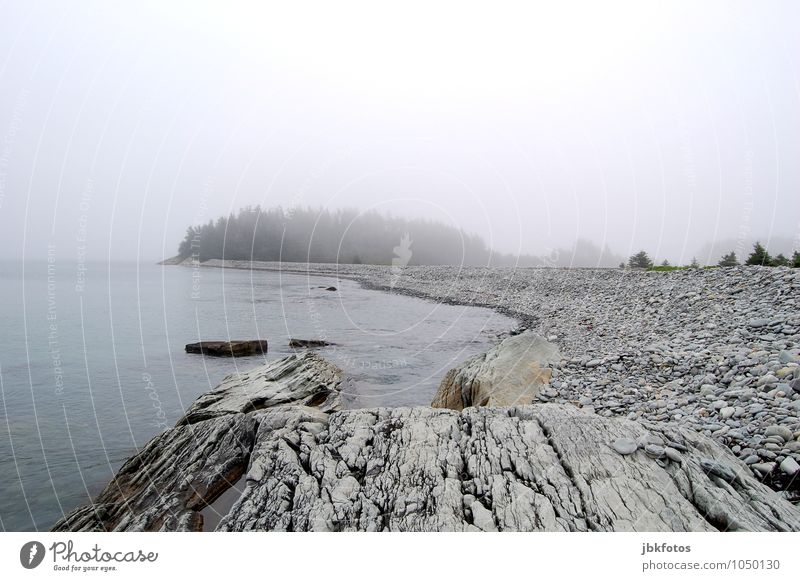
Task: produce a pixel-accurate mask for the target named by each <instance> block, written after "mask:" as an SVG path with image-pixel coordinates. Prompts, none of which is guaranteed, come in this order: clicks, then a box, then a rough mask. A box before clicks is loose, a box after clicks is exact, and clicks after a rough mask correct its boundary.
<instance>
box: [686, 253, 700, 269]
mask: <svg viewBox="0 0 800 581" xmlns="http://www.w3.org/2000/svg"><path fill="white" fill-rule="evenodd" d="M689 268H700V264H698V262H697V259H696V258H695V257H694V256H692V263H691V264H690V265H689Z"/></svg>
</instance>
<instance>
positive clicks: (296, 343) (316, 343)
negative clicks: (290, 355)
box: [289, 339, 333, 349]
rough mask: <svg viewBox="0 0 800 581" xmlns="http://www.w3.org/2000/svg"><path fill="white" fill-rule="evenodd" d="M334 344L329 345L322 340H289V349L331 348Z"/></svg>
mask: <svg viewBox="0 0 800 581" xmlns="http://www.w3.org/2000/svg"><path fill="white" fill-rule="evenodd" d="M331 345H333V343H328V342H327V341H323V340H321V339H289V347H292V348H294V349H306V348H309V349H313V348H315V347H330V346H331Z"/></svg>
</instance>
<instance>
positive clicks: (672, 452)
mask: <svg viewBox="0 0 800 581" xmlns="http://www.w3.org/2000/svg"><path fill="white" fill-rule="evenodd" d="M664 454H666V455H667V458H669V459H670V460H672V461H673V462H677V463H678V464H680V463H681V462H682V461H683V459H682V458H681V453H680V452H678V451H677V450H676V449H675V448H670V447H669V446H667V447H666V448H664Z"/></svg>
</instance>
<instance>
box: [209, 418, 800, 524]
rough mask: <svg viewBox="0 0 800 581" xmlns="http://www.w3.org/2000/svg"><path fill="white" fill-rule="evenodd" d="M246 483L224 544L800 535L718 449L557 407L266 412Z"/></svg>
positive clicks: (795, 517) (681, 435) (789, 509)
mask: <svg viewBox="0 0 800 581" xmlns="http://www.w3.org/2000/svg"><path fill="white" fill-rule="evenodd" d="M619 438H629V439H632V440H634V441H636V442H639V444H640V446H650V447H652V448H657V447H659V446H660V447H662V448H669V450H670V451H671V452H670V456H671V457H672V458H673V459H668V457H667V456H666V455H663V457H660V458H658V459H654V458H653V457H651V455H648V453H646V451H645V450H641V449H640V450H639V451H637V452H635V453H633V454H631V455H622V454H619V453H617V452H616V451H615V450H614V448H613V442H614V441H615V440H617V439H619ZM649 449H651V448H648V450H649ZM246 479H247V480H246V482H247V486H246V487H245V489H244V492H243V494H242V496H241V498H240V499H239V500H238V501H237V502H236V503H235V504H234V505H233V507H232V508H231V510H230V511H229V513H228V514H227V515H226V516H225V517H224V518H223V519H222V521H221V522H220V524H219V526H218V528H217V530H222V531H241V530H284V531H307V530H326V531H342V530H345V531H346V530H353V531H388V530H392V531H463V530H484V531H493V530H501V531H502V530H511V531H714V530H722V531H729V530H730V531H733V530H768V531H789V530H793V531H797V530H800V511H798V509H797V508H796V507H794V506H792V505H791V504H790V503H788V502H787V501H785V500H784V499H782V498H781V497H780V496H779V495H778V494H776V493H775V492H773V491H772V490H770V489H769V488H767V487H766V486H764V485H763V484H761V483H760V482H758V481H757V480H756V479H754V478H753V477H752V475H751V474H750V472H749V470H748V469H747V468H746V466H745V465H744V464H742V463H741V462H739V461H738V460H737V459H736V458H735V457H734V456H733V455H732V454H731V453H730V452H729V451H728V450H726V449H725V448H723V447H721V446H719V445H718V444H715V443H714V442H713V441H712V440H710V439H709V438H706V437H704V436H701V435H698V434H696V433H695V432H693V431H691V430H687V429H685V428H680V427H675V426H672V425H647V424H641V423H638V422H633V421H628V420H623V419H607V418H602V417H600V416H597V415H595V414H590V413H586V412H583V411H581V410H578V409H576V408H574V407H571V406H565V405H555V404H542V405H534V406H521V407H512V408H500V409H497V408H470V409H467V410H465V411H463V412H457V411H452V410H436V409H429V408H397V409H386V408H383V409H372V410H353V411H345V412H339V413H335V414H333V415H331V416H330V418H326V417H324V416H319V417H317V418H310V417H308V415H306V414H304V413H303V412H302V411H296V410H291V409H285V410H274V411H273V410H271V411H266V412H263V413H261V414H259V427H258V432H257V434H256V443H255V445H254V447H253V453H252V455H251V461H250V465H249V467H248V469H247V473H246Z"/></svg>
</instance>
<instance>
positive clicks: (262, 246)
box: [178, 206, 492, 266]
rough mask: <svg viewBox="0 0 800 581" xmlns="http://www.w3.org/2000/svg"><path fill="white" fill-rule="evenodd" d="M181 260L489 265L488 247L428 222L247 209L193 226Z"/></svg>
mask: <svg viewBox="0 0 800 581" xmlns="http://www.w3.org/2000/svg"><path fill="white" fill-rule="evenodd" d="M178 254H179V256H180V257H181V258H189V257H193V258H196V259H198V260H201V261H204V260H208V259H211V258H220V259H227V260H256V261H280V262H322V263H336V262H338V263H343V264H362V263H363V264H384V265H401V266H406V265H430V264H464V265H468V266H475V265H486V264H488V263H489V262H490V258H491V254H492V253H491V250H490V248H489V247H488V246H487V245H486V243H485V242H484V241H483V239H482V238H481V237H480V236H478V235H475V234H469V233H466V232H464V231H463V230H461V229H458V228H455V227H453V226H448V225H446V224H441V223H439V222H434V221H431V220H424V219H406V218H399V217H392V216H386V215H383V214H380V213H378V212H374V211H371V212H360V211H358V210H354V209H342V210H336V211H330V210H324V209H313V208H291V209H288V210H284V209H283V208H270V209H264V208H261V207H260V206H255V207H246V208H243V209H241V210H240V211H239V212H238V213H237V214H230V215H229V216H223V217H220V218H218V219H217V220H210V221H209V222H207V223H206V224H202V225H200V226H190V227H189V228H188V229H187V231H186V235H185V236H184V238H183V240H182V241H181V243H180V245H179V247H178Z"/></svg>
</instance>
